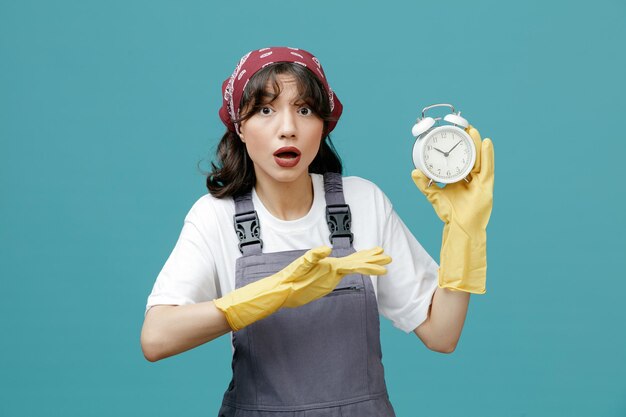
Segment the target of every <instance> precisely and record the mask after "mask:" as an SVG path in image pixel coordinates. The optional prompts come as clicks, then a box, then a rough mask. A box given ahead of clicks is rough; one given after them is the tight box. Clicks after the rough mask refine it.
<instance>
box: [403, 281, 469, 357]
mask: <svg viewBox="0 0 626 417" xmlns="http://www.w3.org/2000/svg"><path fill="white" fill-rule="evenodd" d="M469 299H470V293H468V292H463V291H452V290H449V289H447V288H440V287H437V290H436V291H435V295H434V296H433V301H432V304H431V306H430V311H429V315H428V318H427V319H426V321H425V322H424V323H422V325H420V326H419V327H418V328H417V329H415V334H416V335H417V336H418V337H419V338H420V339H421V340H422V342H424V344H425V345H426V346H427V347H428V348H429V349H431V350H434V351H437V352H442V353H451V352H453V351H454V349H455V348H456V345H457V343H458V341H459V338H460V337H461V331H462V330H463V324H464V323H465V317H466V315H467V307H468V305H469Z"/></svg>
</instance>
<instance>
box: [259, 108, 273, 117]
mask: <svg viewBox="0 0 626 417" xmlns="http://www.w3.org/2000/svg"><path fill="white" fill-rule="evenodd" d="M259 113H261V114H262V115H264V116H267V115H270V114H272V109H270V108H269V107H261V109H260V110H259Z"/></svg>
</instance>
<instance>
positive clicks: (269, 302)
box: [213, 246, 391, 331]
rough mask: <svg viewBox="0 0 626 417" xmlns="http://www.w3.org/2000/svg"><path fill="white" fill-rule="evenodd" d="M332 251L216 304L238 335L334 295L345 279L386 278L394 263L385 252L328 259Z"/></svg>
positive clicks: (309, 255) (310, 255) (307, 257)
mask: <svg viewBox="0 0 626 417" xmlns="http://www.w3.org/2000/svg"><path fill="white" fill-rule="evenodd" d="M330 253H331V249H330V248H329V247H326V246H320V247H317V248H314V249H311V250H309V251H307V252H306V253H305V254H304V255H302V256H301V257H299V258H297V259H296V260H295V261H293V262H292V263H290V264H289V265H287V266H286V267H285V268H283V269H282V270H280V271H279V272H277V273H275V274H274V275H271V276H269V277H266V278H262V279H260V280H258V281H255V282H253V283H251V284H248V285H246V286H244V287H241V288H238V289H236V290H235V291H232V292H231V293H229V294H226V295H225V296H224V297H222V298H219V299H216V300H213V302H214V303H215V306H216V307H217V308H218V309H220V310H221V311H223V312H224V314H225V316H226V320H227V321H228V324H229V325H230V327H231V328H232V329H233V330H235V331H237V330H240V329H242V328H244V327H246V326H248V325H250V324H252V323H254V322H255V321H258V320H261V319H262V318H265V317H267V316H269V315H270V314H272V313H274V312H276V311H277V310H278V309H280V308H283V307H291V308H293V307H299V306H301V305H304V304H307V303H309V302H311V301H313V300H316V299H318V298H321V297H323V296H324V295H326V294H328V293H330V292H331V291H332V290H333V289H334V288H335V287H336V286H337V284H338V283H339V282H340V281H341V279H342V278H343V277H344V276H345V275H349V274H353V273H360V274H368V275H383V274H385V273H387V270H386V268H385V267H383V266H382V265H386V264H388V263H390V262H391V258H390V257H389V256H387V255H384V254H383V249H382V248H374V249H370V250H363V251H359V252H355V253H353V254H351V255H348V256H345V257H342V258H332V257H328V255H330Z"/></svg>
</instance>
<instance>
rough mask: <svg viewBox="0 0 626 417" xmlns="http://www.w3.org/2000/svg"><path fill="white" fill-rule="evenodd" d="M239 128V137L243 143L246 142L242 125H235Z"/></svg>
mask: <svg viewBox="0 0 626 417" xmlns="http://www.w3.org/2000/svg"><path fill="white" fill-rule="evenodd" d="M235 126H236V128H237V135H239V139H241V141H242V142H243V143H246V141H245V140H244V138H243V133H241V125H235Z"/></svg>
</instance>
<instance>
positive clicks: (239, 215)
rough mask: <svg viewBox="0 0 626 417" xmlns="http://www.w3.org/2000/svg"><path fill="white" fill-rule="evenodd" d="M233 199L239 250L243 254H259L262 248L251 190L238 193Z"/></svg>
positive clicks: (259, 226) (259, 228)
mask: <svg viewBox="0 0 626 417" xmlns="http://www.w3.org/2000/svg"><path fill="white" fill-rule="evenodd" d="M234 200H235V215H234V216H233V219H234V223H235V232H236V233H237V237H238V238H239V251H240V252H241V253H242V254H243V255H244V256H248V255H256V254H260V253H261V250H262V248H263V241H262V240H261V224H260V223H259V216H258V215H257V213H256V210H254V205H253V204H252V192H250V191H248V192H247V193H245V194H242V195H238V196H236V197H235V198H234Z"/></svg>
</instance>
